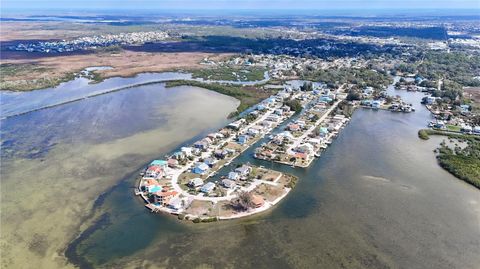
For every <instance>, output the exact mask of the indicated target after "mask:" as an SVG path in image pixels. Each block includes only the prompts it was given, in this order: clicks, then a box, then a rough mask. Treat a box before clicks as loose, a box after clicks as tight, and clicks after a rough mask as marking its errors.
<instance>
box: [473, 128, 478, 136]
mask: <svg viewBox="0 0 480 269" xmlns="http://www.w3.org/2000/svg"><path fill="white" fill-rule="evenodd" d="M473 133H474V134H477V135H478V134H480V126H475V127H473Z"/></svg>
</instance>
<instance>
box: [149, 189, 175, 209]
mask: <svg viewBox="0 0 480 269" xmlns="http://www.w3.org/2000/svg"><path fill="white" fill-rule="evenodd" d="M177 194H178V192H176V191H157V192H155V193H154V195H153V197H154V201H155V203H156V204H161V205H164V206H165V205H167V204H168V203H169V202H170V199H172V198H173V197H175V196H176V195H177Z"/></svg>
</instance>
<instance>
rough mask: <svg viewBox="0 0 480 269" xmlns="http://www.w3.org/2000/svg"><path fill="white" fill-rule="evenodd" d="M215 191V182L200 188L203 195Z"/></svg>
mask: <svg viewBox="0 0 480 269" xmlns="http://www.w3.org/2000/svg"><path fill="white" fill-rule="evenodd" d="M214 189H215V183H213V182H207V183H206V184H205V185H203V186H202V187H201V188H200V191H201V192H203V193H210V192H211V191H213V190H214Z"/></svg>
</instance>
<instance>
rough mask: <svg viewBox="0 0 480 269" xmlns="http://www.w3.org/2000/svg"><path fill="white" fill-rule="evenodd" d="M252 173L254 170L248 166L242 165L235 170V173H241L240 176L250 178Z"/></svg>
mask: <svg viewBox="0 0 480 269" xmlns="http://www.w3.org/2000/svg"><path fill="white" fill-rule="evenodd" d="M251 171H252V168H251V167H250V166H248V165H242V166H240V167H238V168H237V169H235V172H237V173H239V174H240V176H248V174H250V172H251Z"/></svg>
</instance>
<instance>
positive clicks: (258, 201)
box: [252, 194, 265, 208]
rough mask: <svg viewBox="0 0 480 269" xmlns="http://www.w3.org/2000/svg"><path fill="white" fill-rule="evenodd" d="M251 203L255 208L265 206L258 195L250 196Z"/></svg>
mask: <svg viewBox="0 0 480 269" xmlns="http://www.w3.org/2000/svg"><path fill="white" fill-rule="evenodd" d="M252 203H253V206H254V207H255V208H259V207H262V206H263V205H264V204H265V201H264V200H263V198H262V197H261V196H259V195H256V194H252Z"/></svg>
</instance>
